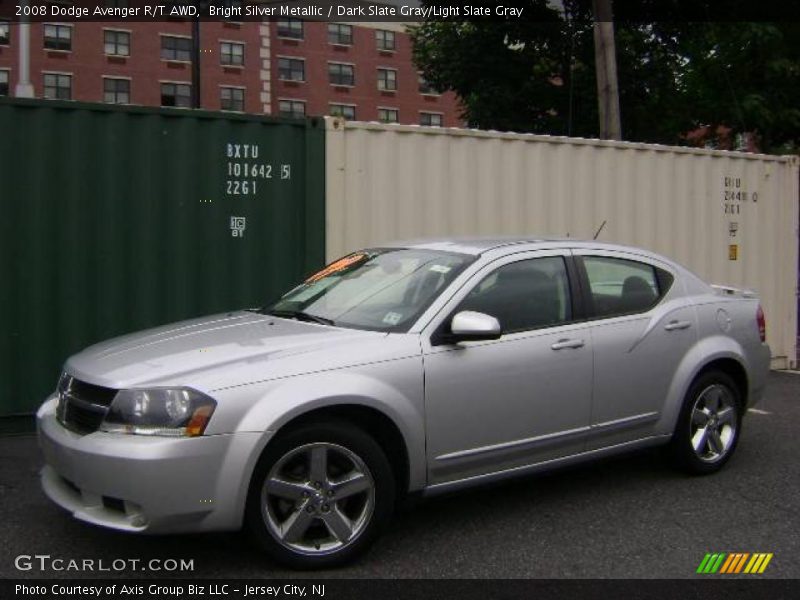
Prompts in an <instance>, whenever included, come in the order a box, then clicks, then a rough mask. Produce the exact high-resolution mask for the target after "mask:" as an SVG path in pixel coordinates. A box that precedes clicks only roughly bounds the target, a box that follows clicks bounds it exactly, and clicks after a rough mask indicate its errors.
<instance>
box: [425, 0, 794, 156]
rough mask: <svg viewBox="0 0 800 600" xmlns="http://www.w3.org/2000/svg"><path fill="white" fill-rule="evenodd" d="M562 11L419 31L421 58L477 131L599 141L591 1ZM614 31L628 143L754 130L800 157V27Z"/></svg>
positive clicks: (674, 26) (700, 25)
mask: <svg viewBox="0 0 800 600" xmlns="http://www.w3.org/2000/svg"><path fill="white" fill-rule="evenodd" d="M696 1H697V2H702V0H696ZM563 4H564V8H565V10H564V11H563V12H561V11H557V10H555V9H553V8H552V7H551V6H549V5H548V3H547V2H546V1H545V0H529V1H528V2H526V3H525V14H526V16H527V19H528V20H519V19H508V20H504V21H501V20H496V19H494V20H484V21H479V20H475V21H468V22H428V23H424V24H422V25H420V26H419V27H418V28H416V29H415V30H414V31H413V32H412V37H413V40H414V58H415V61H416V63H417V65H418V66H419V68H420V69H421V70H422V71H423V72H424V74H425V77H426V78H427V79H428V80H429V81H430V82H431V83H432V84H434V85H435V86H437V87H439V88H440V89H442V90H453V91H455V92H456V93H457V94H458V95H459V96H460V97H461V98H462V102H463V110H464V118H465V119H466V120H467V121H468V123H469V124H470V126H473V127H480V128H483V129H498V130H502V131H526V132H535V133H549V134H554V135H574V136H585V137H596V136H597V134H598V123H597V90H596V83H595V68H594V64H595V62H594V60H595V59H594V37H593V26H592V13H591V2H590V1H589V0H565V1H564V3H563ZM693 6H694V5H693ZM698 11H699V12H698V14H700V15H702V14H703V12H702V6H701V7H700V9H698ZM615 32H616V47H617V70H618V79H619V93H620V107H621V113H622V134H623V138H624V139H626V140H631V141H644V142H655V143H666V144H688V143H701V144H702V143H711V144H714V145H718V146H720V147H726V146H730V145H731V143H732V141H733V140H735V138H736V136H737V135H738V134H743V133H747V134H751V135H754V136H755V139H756V141H757V144H758V146H759V148H760V149H762V150H764V151H771V152H784V151H793V150H794V149H796V148H797V146H798V142H799V141H800V107H798V105H797V98H798V97H800V94H799V93H798V92H800V88H799V87H798V86H799V85H800V23H797V22H795V21H788V22H786V23H748V22H727V23H710V22H695V23H685V22H671V21H659V22H654V23H639V22H636V21H635V20H634V19H633V18H629V16H628V15H625V14H624V13H623V14H622V15H620V18H619V20H618V21H617V22H616V23H615ZM698 130H701V131H704V132H706V133H705V135H703V136H699V137H695V138H691V137H690V136H687V134H688V133H690V132H693V131H698ZM722 138H725V139H722Z"/></svg>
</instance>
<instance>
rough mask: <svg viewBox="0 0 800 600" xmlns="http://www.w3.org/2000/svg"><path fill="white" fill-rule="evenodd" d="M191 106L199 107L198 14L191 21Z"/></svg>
mask: <svg viewBox="0 0 800 600" xmlns="http://www.w3.org/2000/svg"><path fill="white" fill-rule="evenodd" d="M201 4H203V3H201ZM201 10H202V9H201ZM192 108H200V16H197V17H195V18H194V21H193V22H192Z"/></svg>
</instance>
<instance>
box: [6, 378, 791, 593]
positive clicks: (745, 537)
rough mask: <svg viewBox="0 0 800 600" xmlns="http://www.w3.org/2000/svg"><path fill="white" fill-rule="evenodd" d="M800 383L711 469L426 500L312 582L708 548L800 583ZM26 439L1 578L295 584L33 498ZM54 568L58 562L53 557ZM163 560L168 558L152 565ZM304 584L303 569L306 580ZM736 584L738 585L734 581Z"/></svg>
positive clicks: (509, 573)
mask: <svg viewBox="0 0 800 600" xmlns="http://www.w3.org/2000/svg"><path fill="white" fill-rule="evenodd" d="M798 459H800V375H797V374H793V373H773V374H771V375H770V380H769V386H768V390H767V393H766V397H765V398H764V400H763V401H762V403H761V404H760V405H759V406H758V410H757V411H751V412H750V413H749V414H748V417H747V418H746V419H745V423H744V429H743V432H742V438H741V440H740V444H739V447H738V449H737V452H736V454H735V455H734V457H733V458H732V460H731V461H730V462H729V464H728V465H727V467H726V468H725V469H723V471H722V472H720V473H718V474H716V475H712V476H709V477H690V476H686V475H684V474H682V473H680V472H677V471H675V470H673V469H672V467H671V466H670V465H669V464H668V462H667V461H665V460H664V458H663V456H662V454H661V453H660V452H659V451H656V450H653V451H646V452H643V453H638V454H632V455H627V456H624V457H619V458H614V459H608V460H606V461H603V462H601V463H596V464H593V465H586V466H582V467H577V468H572V469H569V470H564V471H560V472H556V473H552V474H549V475H543V476H537V477H527V478H524V479H520V480H516V481H513V482H511V483H506V484H502V485H497V486H494V487H490V488H483V489H478V490H474V491H468V492H462V493H459V494H454V495H450V496H445V497H440V498H435V499H431V500H427V501H425V502H423V503H422V504H421V505H419V506H417V507H415V508H413V509H409V510H406V511H404V512H402V513H400V514H398V515H397V516H396V517H395V518H394V520H393V521H392V523H391V525H390V526H389V528H388V530H387V531H386V532H385V534H384V535H383V536H382V537H381V538H380V539H379V540H378V542H377V543H376V544H375V546H374V547H373V548H372V549H371V550H370V551H369V552H368V553H367V554H366V555H365V556H364V557H363V558H362V559H360V560H359V561H358V562H356V563H354V564H352V565H350V566H348V567H346V568H341V569H336V570H331V571H324V572H320V573H317V574H311V575H312V576H314V577H336V578H339V577H346V578H473V577H481V578H484V577H485V578H605V577H614V578H684V577H709V575H702V576H699V575H696V574H695V571H696V569H697V567H698V565H699V564H700V562H701V560H702V559H703V557H704V556H705V554H706V553H708V552H750V553H753V552H769V553H773V554H774V556H773V558H772V560H771V562H770V564H769V565H768V568H767V569H766V571H765V573H764V574H763V575H760V576H758V577H780V578H797V577H800V559H799V558H798V557H800V535H798V531H800V510H798V508H799V507H798V504H799V503H800V500H799V499H800V461H799V460H798ZM41 464H42V459H41V456H40V454H39V452H38V449H37V446H36V440H35V437H33V436H11V437H2V438H0V522H2V523H3V535H2V537H3V543H2V544H1V545H0V546H1V547H0V577H5V578H7V577H63V576H68V577H98V576H99V575H100V574H98V573H93V572H91V571H90V572H73V571H70V572H57V571H53V570H51V569H48V570H45V571H44V572H42V571H39V570H38V568H36V565H34V568H33V569H31V570H29V571H20V570H17V569H16V568H15V559H16V557H18V556H20V555H31V556H32V555H37V554H38V555H49V556H50V557H51V559H54V558H61V559H65V560H67V561H68V560H70V559H75V560H78V561H82V560H84V559H95V560H97V559H103V560H104V561H106V564H108V563H109V562H110V561H112V560H115V559H125V560H126V561H130V560H131V559H139V560H141V561H142V563H145V562H147V561H149V560H150V559H152V558H160V559H162V560H164V559H177V560H180V559H184V560H192V561H193V566H194V571H193V572H191V573H171V574H167V573H141V572H137V571H134V570H123V571H121V572H111V573H103V574H102V576H104V577H108V576H124V577H132V576H136V577H142V576H145V577H147V576H153V577H164V576H173V577H180V576H184V577H187V576H188V577H192V578H195V579H196V578H202V577H237V578H238V577H241V578H263V577H271V578H272V577H274V578H279V577H293V576H296V574H295V573H293V572H289V571H285V570H282V569H280V568H279V567H277V566H276V565H275V564H274V563H272V562H270V561H269V560H268V559H267V558H265V557H263V556H261V555H260V554H259V553H258V552H257V551H256V550H254V549H253V547H252V546H251V545H250V544H249V543H248V541H247V540H246V539H245V537H244V536H243V535H240V534H236V533H232V534H204V535H186V536H158V537H147V536H135V535H127V534H122V533H116V532H112V531H108V530H104V529H101V528H97V527H93V526H90V525H86V524H83V523H80V522H78V521H76V520H74V519H72V518H71V517H70V516H69V515H68V514H67V513H65V512H63V511H62V510H61V509H59V508H57V507H56V506H54V505H53V504H51V503H50V502H49V501H48V500H47V499H46V498H45V496H44V494H43V493H42V492H41V490H40V488H39V483H38V471H39V469H40V468H41ZM63 564H66V563H63ZM164 564H168V563H164ZM305 576H306V577H307V576H308V574H306V575H305ZM739 577H745V576H744V575H741V576H739Z"/></svg>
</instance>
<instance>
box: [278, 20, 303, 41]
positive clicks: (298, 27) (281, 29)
mask: <svg viewBox="0 0 800 600" xmlns="http://www.w3.org/2000/svg"><path fill="white" fill-rule="evenodd" d="M303 36H304V31H303V21H301V20H300V19H278V37H282V38H289V39H291V40H302V39H303Z"/></svg>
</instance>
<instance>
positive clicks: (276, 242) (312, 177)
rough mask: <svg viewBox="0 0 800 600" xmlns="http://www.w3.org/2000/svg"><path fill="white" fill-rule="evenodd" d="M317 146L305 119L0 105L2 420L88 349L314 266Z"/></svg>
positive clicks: (222, 305)
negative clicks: (74, 354)
mask: <svg viewBox="0 0 800 600" xmlns="http://www.w3.org/2000/svg"><path fill="white" fill-rule="evenodd" d="M324 144H325V131H324V124H323V123H322V121H321V120H314V119H310V120H307V121H298V120H284V119H274V118H266V117H255V116H246V115H229V114H220V113H210V112H200V111H188V110H181V109H147V108H133V107H130V108H128V107H125V108H118V107H107V106H103V105H88V104H79V103H74V102H51V101H35V100H32V101H21V100H0V330H1V331H2V336H0V416H9V415H14V414H17V415H19V414H26V413H27V414H29V413H32V412H34V411H35V409H36V407H37V406H38V405H39V403H41V401H42V400H44V398H45V397H46V396H47V394H49V393H50V392H51V391H52V390H53V389H54V388H55V385H56V382H57V378H58V375H59V371H60V369H61V365H62V364H63V362H64V360H65V359H66V358H67V357H68V356H69V355H70V354H72V353H74V352H76V351H78V350H80V349H81V348H84V347H85V346H87V345H89V344H92V343H94V342H97V341H100V340H102V339H105V338H109V337H112V336H116V335H120V334H124V333H128V332H131V331H134V330H138V329H143V328H147V327H151V326H155V325H159V324H163V323H168V322H171V321H176V320H180V319H185V318H190V317H195V316H200V315H204V314H209V313H214V312H220V311H225V310H229V309H235V308H242V307H249V306H260V305H262V304H264V303H265V302H266V301H268V300H270V299H271V298H274V297H276V296H277V295H278V294H279V293H280V292H282V291H285V290H286V289H287V288H288V287H289V286H290V285H292V284H293V283H296V282H297V281H299V280H300V279H301V278H302V277H303V276H304V275H306V274H308V273H310V272H312V271H313V270H314V269H316V268H318V267H319V266H320V265H322V264H323V262H324V257H325V256H324V254H325V239H324V236H325V197H324V186H325V172H324V169H325V164H324V161H325V148H324Z"/></svg>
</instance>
